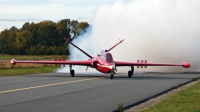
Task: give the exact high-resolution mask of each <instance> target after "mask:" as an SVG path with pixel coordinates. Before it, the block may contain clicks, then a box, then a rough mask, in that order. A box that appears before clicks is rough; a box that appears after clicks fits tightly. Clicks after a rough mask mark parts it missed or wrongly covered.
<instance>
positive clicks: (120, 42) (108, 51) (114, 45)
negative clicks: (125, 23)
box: [105, 39, 124, 52]
mask: <svg viewBox="0 0 200 112" xmlns="http://www.w3.org/2000/svg"><path fill="white" fill-rule="evenodd" d="M119 41H120V42H118V43H117V44H115V45H114V46H112V47H111V48H110V49H108V50H105V52H109V51H111V50H112V49H113V48H114V47H116V46H117V45H118V44H120V43H122V42H123V41H124V39H123V40H120V39H119Z"/></svg>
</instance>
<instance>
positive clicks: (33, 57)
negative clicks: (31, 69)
mask: <svg viewBox="0 0 200 112" xmlns="http://www.w3.org/2000/svg"><path fill="white" fill-rule="evenodd" d="M55 58H58V59H67V58H68V56H67V55H48V56H45V55H5V54H0V60H11V59H16V60H54V59H55Z"/></svg>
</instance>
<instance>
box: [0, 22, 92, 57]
mask: <svg viewBox="0 0 200 112" xmlns="http://www.w3.org/2000/svg"><path fill="white" fill-rule="evenodd" d="M88 26H89V24H88V23H87V22H80V23H79V22H78V21H77V20H70V19H62V20H60V21H58V22H57V23H55V22H53V21H50V20H46V21H41V22H39V23H33V22H32V23H29V22H25V23H24V24H23V25H22V28H19V29H18V28H17V27H15V26H13V27H11V28H10V29H5V30H4V31H2V32H1V33H0V54H18V55H53V54H56V55H63V54H64V55H68V54H69V48H68V43H66V42H65V40H64V39H63V38H70V39H71V40H73V39H74V37H77V36H78V35H81V34H82V32H85V31H86V28H87V27H88Z"/></svg>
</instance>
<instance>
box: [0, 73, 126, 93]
mask: <svg viewBox="0 0 200 112" xmlns="http://www.w3.org/2000/svg"><path fill="white" fill-rule="evenodd" d="M115 76H122V75H115ZM101 78H105V77H97V78H89V79H83V80H75V81H69V82H60V83H54V84H46V85H41V86H32V87H26V88H19V89H12V90H6V91H0V94H2V93H9V92H16V91H22V90H29V89H36V88H43V87H49V86H56V85H63V84H70V83H75V82H84V81H89V80H96V79H101Z"/></svg>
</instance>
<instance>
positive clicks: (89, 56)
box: [64, 38, 92, 59]
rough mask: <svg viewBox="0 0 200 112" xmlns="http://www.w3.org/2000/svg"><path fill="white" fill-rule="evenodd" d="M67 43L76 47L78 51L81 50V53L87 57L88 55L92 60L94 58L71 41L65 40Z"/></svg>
mask: <svg viewBox="0 0 200 112" xmlns="http://www.w3.org/2000/svg"><path fill="white" fill-rule="evenodd" d="M64 39H65V40H66V41H67V42H69V43H70V44H72V45H73V46H74V47H76V48H77V49H79V50H80V51H81V52H83V53H84V54H85V55H87V56H88V57H89V58H91V59H92V56H90V55H89V54H88V53H86V52H85V51H83V50H82V49H81V48H79V47H78V46H76V45H75V44H73V43H71V42H70V41H69V39H66V38H64Z"/></svg>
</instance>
